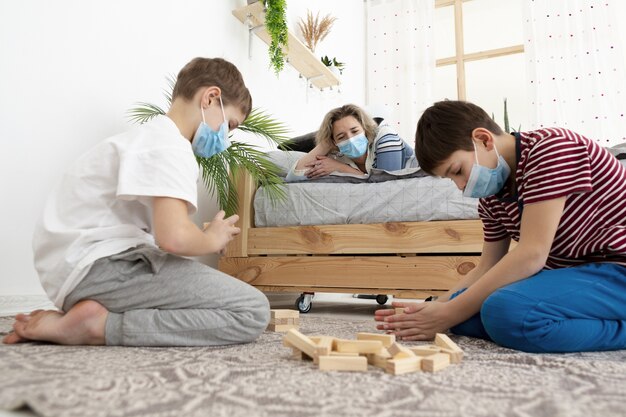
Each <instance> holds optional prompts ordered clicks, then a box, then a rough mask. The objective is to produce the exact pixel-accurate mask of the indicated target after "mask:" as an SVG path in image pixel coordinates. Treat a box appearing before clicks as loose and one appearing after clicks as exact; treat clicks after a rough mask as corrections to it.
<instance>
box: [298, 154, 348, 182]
mask: <svg viewBox="0 0 626 417" xmlns="http://www.w3.org/2000/svg"><path fill="white" fill-rule="evenodd" d="M315 158H316V160H315V161H314V162H310V163H308V164H306V165H305V167H306V168H309V170H308V171H306V173H305V174H306V176H307V177H309V178H321V177H325V176H326V175H328V174H330V173H332V172H335V171H338V170H339V168H341V166H342V165H345V164H344V163H343V162H339V161H336V160H334V159H333V158H329V157H327V156H316V157H315Z"/></svg>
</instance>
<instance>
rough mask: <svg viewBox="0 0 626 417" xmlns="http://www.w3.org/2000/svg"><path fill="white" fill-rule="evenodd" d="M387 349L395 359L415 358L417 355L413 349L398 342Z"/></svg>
mask: <svg viewBox="0 0 626 417" xmlns="http://www.w3.org/2000/svg"><path fill="white" fill-rule="evenodd" d="M387 349H388V350H389V353H390V354H391V356H392V357H393V359H402V358H412V357H414V356H415V354H414V353H413V352H411V349H409V348H408V347H406V346H402V345H401V344H399V343H397V342H394V343H393V344H392V345H391V346H389V347H388V348H387Z"/></svg>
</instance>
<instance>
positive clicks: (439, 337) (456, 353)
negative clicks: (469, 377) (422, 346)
mask: <svg viewBox="0 0 626 417" xmlns="http://www.w3.org/2000/svg"><path fill="white" fill-rule="evenodd" d="M435 344H436V345H437V346H440V347H441V348H442V349H441V351H442V352H444V353H447V354H448V355H450V363H460V362H461V360H462V359H463V349H461V348H460V347H459V345H457V344H456V343H454V342H453V341H452V339H450V337H448V335H447V334H443V333H437V334H436V335H435Z"/></svg>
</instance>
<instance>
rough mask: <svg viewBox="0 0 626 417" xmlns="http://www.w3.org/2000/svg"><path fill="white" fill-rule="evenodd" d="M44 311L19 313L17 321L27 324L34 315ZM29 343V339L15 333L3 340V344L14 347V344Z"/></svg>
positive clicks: (16, 317)
mask: <svg viewBox="0 0 626 417" xmlns="http://www.w3.org/2000/svg"><path fill="white" fill-rule="evenodd" d="M42 311H43V310H34V311H31V312H30V313H28V314H24V313H19V314H18V315H16V316H15V321H21V322H27V321H28V320H30V316H32V315H33V314H37V313H40V312H42ZM27 341H28V339H25V338H23V337H20V336H19V335H18V334H17V333H15V332H11V333H9V334H7V335H6V336H4V337H3V338H2V343H6V344H7V345H12V344H14V343H22V342H27Z"/></svg>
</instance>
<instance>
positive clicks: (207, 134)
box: [191, 97, 230, 158]
mask: <svg viewBox="0 0 626 417" xmlns="http://www.w3.org/2000/svg"><path fill="white" fill-rule="evenodd" d="M219 99H220V106H221V107H222V116H224V122H223V123H222V124H221V125H220V127H219V129H218V130H217V131H215V130H213V129H211V128H210V127H209V125H207V124H206V121H205V119H204V111H203V110H202V106H200V112H201V113H202V122H200V126H198V129H197V130H196V133H195V135H193V142H192V143H191V147H192V149H193V153H194V154H196V156H199V157H201V158H210V157H212V156H213V155H216V154H218V153H220V152H223V151H225V150H226V148H228V147H229V146H230V141H229V140H228V120H226V113H224V105H223V104H222V97H220V98H219Z"/></svg>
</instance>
